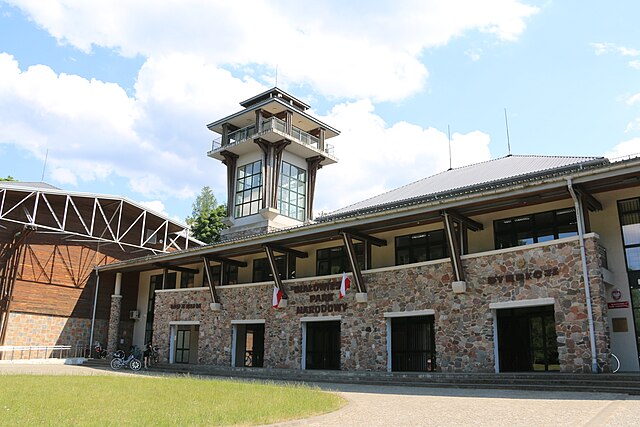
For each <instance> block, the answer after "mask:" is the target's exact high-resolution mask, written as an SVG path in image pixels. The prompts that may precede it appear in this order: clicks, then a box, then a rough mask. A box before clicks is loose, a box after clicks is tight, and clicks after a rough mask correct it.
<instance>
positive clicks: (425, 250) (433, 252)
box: [396, 230, 447, 265]
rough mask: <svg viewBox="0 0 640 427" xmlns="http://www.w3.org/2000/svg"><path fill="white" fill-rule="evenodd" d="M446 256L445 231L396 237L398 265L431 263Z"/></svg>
mask: <svg viewBox="0 0 640 427" xmlns="http://www.w3.org/2000/svg"><path fill="white" fill-rule="evenodd" d="M446 256H447V244H446V241H445V238H444V230H436V231H428V232H424V233H417V234H409V235H406V236H399V237H396V265H403V264H413V263H414V262H424V261H431V260H434V259H441V258H445V257H446Z"/></svg>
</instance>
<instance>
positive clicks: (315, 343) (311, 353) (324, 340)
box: [305, 321, 340, 370]
mask: <svg viewBox="0 0 640 427" xmlns="http://www.w3.org/2000/svg"><path fill="white" fill-rule="evenodd" d="M306 328H307V340H306V355H305V366H306V368H307V369H334V370H338V369H340V321H328V322H307V323H306Z"/></svg>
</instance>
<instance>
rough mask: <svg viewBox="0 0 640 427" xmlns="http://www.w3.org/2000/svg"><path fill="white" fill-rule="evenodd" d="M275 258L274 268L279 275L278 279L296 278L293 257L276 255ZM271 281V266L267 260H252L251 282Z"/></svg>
mask: <svg viewBox="0 0 640 427" xmlns="http://www.w3.org/2000/svg"><path fill="white" fill-rule="evenodd" d="M275 258H276V268H277V269H278V273H279V274H280V279H283V280H284V279H295V278H296V257H294V256H293V255H278V256H277V257H275ZM271 280H273V274H272V273H271V266H270V265H269V260H268V259H267V258H258V259H255V260H253V282H254V283H257V282H268V281H271Z"/></svg>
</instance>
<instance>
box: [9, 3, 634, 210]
mask: <svg viewBox="0 0 640 427" xmlns="http://www.w3.org/2000/svg"><path fill="white" fill-rule="evenodd" d="M84 3H86V4H83V2H75V1H62V0H51V1H47V2H41V1H36V0H30V1H29V0H25V1H13V0H11V1H2V0H0V176H6V175H11V176H13V177H15V178H17V179H19V180H23V181H40V179H41V177H42V172H43V166H44V161H45V156H47V166H46V169H45V173H44V180H45V181H47V182H49V183H51V184H53V185H56V186H58V187H61V188H65V189H68V190H73V191H84V192H92V193H107V194H119V195H125V196H127V197H129V198H130V199H132V200H134V201H137V202H140V203H144V204H147V205H148V206H150V207H151V208H153V209H156V210H159V211H162V212H164V213H167V214H168V215H170V216H172V217H174V218H178V219H182V220H184V218H185V217H186V216H187V215H188V214H189V213H190V211H191V203H192V202H193V200H194V198H195V196H196V195H197V193H198V192H199V190H200V188H202V187H203V186H205V185H209V186H210V187H212V189H213V190H214V192H215V194H216V195H217V197H218V199H219V201H220V202H225V200H224V199H225V197H226V196H225V194H226V193H225V184H224V180H225V170H224V167H223V165H221V164H220V163H219V162H217V161H216V160H213V159H209V158H207V157H206V152H207V150H208V149H209V148H210V144H211V139H213V138H214V137H215V136H216V135H214V134H212V133H211V132H209V131H208V130H207V129H206V127H205V125H206V124H207V123H209V122H211V121H213V120H216V119H219V118H221V117H224V116H225V115H227V114H230V113H233V112H235V111H237V110H239V109H240V107H239V105H238V103H239V102H240V101H242V100H244V99H247V98H249V97H251V96H252V95H255V94H257V93H259V92H261V91H263V90H265V89H267V88H269V87H271V86H273V85H274V84H275V70H276V67H277V69H278V86H280V87H281V88H283V89H285V90H287V91H289V92H290V93H292V94H293V95H296V96H298V97H300V98H302V99H304V100H306V101H307V103H308V104H310V105H311V106H312V107H313V114H315V115H316V116H318V117H319V118H320V119H322V120H323V121H325V122H327V123H328V124H330V125H332V126H334V127H335V128H338V129H340V130H341V131H342V134H341V135H340V136H339V137H337V138H335V139H333V140H330V141H329V142H330V143H333V144H334V145H335V154H336V155H337V156H338V158H339V159H340V162H339V163H338V164H337V165H332V166H329V167H326V168H323V169H322V170H321V171H320V172H319V174H318V188H317V193H316V194H317V200H316V203H315V206H316V209H317V211H320V210H324V211H331V210H333V209H337V208H339V207H341V206H344V205H347V204H350V203H353V202H356V201H358V200H361V199H363V198H366V197H369V196H372V195H374V194H377V193H380V192H382V191H385V190H388V189H391V188H395V187H397V186H399V185H403V184H406V183H408V182H411V181H414V180H417V179H420V178H422V177H425V176H428V175H431V174H434V173H437V172H441V171H443V170H445V169H447V168H448V166H449V157H448V142H447V141H448V137H447V127H450V129H451V134H452V153H453V156H452V163H453V166H454V167H457V166H463V165H466V164H470V163H475V162H478V161H484V160H488V159H490V158H496V157H500V156H503V155H505V154H507V142H506V134H505V120H504V109H505V108H506V109H507V112H508V118H509V132H510V136H511V152H512V153H514V154H544V155H580V156H602V155H606V156H609V157H616V156H623V155H630V154H634V153H639V152H640V26H639V25H638V24H637V17H638V16H640V2H636V1H631V0H627V1H617V2H599V1H591V0H588V1H578V0H563V1H559V0H556V1H525V0H523V1H516V0H487V1H483V2H477V1H474V0H441V1H425V0H421V1H418V0H416V1H399V2H376V1H372V2H366V3H364V2H352V3H349V5H348V6H345V5H344V4H343V3H344V2H337V1H336V2H331V1H326V2H314V3H308V2H295V1H292V0H283V1H278V2H273V1H266V0H264V1H252V2H243V1H237V2H216V1H204V0H193V1H191V0H189V1H187V0H185V1H181V2H164V3H158V2H154V1H147V0H144V1H115V0H114V1H111V2H105V3H108V4H99V3H94V2H84ZM301 3H305V4H301ZM47 152H48V155H47V154H46V153H47ZM336 183H339V185H336Z"/></svg>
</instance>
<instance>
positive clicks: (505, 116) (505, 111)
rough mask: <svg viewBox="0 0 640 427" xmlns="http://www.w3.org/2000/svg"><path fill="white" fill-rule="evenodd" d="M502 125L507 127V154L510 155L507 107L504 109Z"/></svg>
mask: <svg viewBox="0 0 640 427" xmlns="http://www.w3.org/2000/svg"><path fill="white" fill-rule="evenodd" d="M504 126H505V128H506V129H507V149H508V150H509V155H511V140H510V139H509V121H508V120H507V109H506V107H505V109H504Z"/></svg>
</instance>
